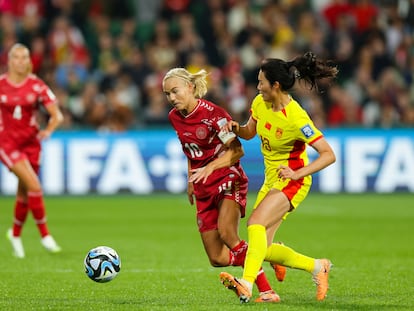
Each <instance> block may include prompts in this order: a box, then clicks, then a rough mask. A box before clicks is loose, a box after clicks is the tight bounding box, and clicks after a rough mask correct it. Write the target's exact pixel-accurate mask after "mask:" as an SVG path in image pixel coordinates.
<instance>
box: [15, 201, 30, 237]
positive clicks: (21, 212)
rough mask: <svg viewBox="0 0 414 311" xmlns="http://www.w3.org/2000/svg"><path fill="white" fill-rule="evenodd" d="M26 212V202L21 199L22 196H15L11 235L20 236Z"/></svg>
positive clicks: (27, 210)
mask: <svg viewBox="0 0 414 311" xmlns="http://www.w3.org/2000/svg"><path fill="white" fill-rule="evenodd" d="M28 212H29V209H28V208H27V202H25V201H23V199H22V198H17V199H16V203H15V205H14V220H13V236H20V235H21V234H22V228H23V225H24V223H25V221H26V217H27V213H28Z"/></svg>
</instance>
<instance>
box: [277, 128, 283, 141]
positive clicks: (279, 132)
mask: <svg viewBox="0 0 414 311" xmlns="http://www.w3.org/2000/svg"><path fill="white" fill-rule="evenodd" d="M282 134H283V129H281V128H280V127H278V128H277V129H276V138H277V139H280V138H282Z"/></svg>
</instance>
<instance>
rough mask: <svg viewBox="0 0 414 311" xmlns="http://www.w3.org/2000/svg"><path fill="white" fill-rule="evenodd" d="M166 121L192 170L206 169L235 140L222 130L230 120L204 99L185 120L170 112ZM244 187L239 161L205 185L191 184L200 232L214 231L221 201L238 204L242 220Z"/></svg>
mask: <svg viewBox="0 0 414 311" xmlns="http://www.w3.org/2000/svg"><path fill="white" fill-rule="evenodd" d="M169 119H170V122H171V124H172V126H173V127H174V129H175V131H176V133H177V136H178V139H179V140H180V142H181V146H182V148H183V151H184V154H185V155H186V156H187V158H188V159H189V161H190V166H191V168H192V169H194V168H199V167H203V166H206V165H207V164H208V163H209V162H211V161H213V160H214V159H216V158H217V157H219V156H220V154H221V153H222V152H223V151H224V150H225V147H224V144H225V143H226V142H227V141H228V140H229V139H232V138H233V137H235V136H236V135H235V134H234V133H233V132H230V133H227V132H225V131H222V130H221V128H222V127H223V126H224V125H225V124H226V123H227V122H228V121H230V120H231V117H230V115H229V114H228V113H227V112H226V111H225V110H224V109H223V108H221V107H219V106H217V105H215V104H213V103H211V102H209V101H207V100H204V99H199V100H198V105H197V106H196V108H195V109H194V110H193V111H192V112H191V113H190V114H188V115H186V116H184V115H182V114H181V113H180V112H179V111H178V110H177V109H175V108H173V109H172V110H171V111H170V113H169ZM247 187H248V179H247V176H246V174H245V173H244V170H243V168H242V166H241V165H240V161H237V162H236V163H235V164H234V165H233V166H231V167H223V168H220V169H217V170H215V171H214V172H213V173H212V174H211V175H210V176H209V177H208V178H207V181H206V182H205V183H201V182H200V183H194V195H195V197H196V201H197V223H198V227H199V231H200V232H205V231H209V230H216V229H217V227H218V225H217V224H218V214H219V212H218V206H219V205H220V202H222V201H223V199H228V200H233V201H235V202H237V203H238V204H239V205H240V212H241V216H242V217H244V215H245V209H246V197H247Z"/></svg>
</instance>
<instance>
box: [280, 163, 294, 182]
mask: <svg viewBox="0 0 414 311" xmlns="http://www.w3.org/2000/svg"><path fill="white" fill-rule="evenodd" d="M278 176H279V178H281V179H282V180H286V179H292V180H298V179H299V178H298V176H297V174H296V172H295V171H294V170H292V169H291V168H290V167H289V166H284V165H279V167H278Z"/></svg>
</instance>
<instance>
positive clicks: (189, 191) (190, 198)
mask: <svg viewBox="0 0 414 311" xmlns="http://www.w3.org/2000/svg"><path fill="white" fill-rule="evenodd" d="M187 195H188V201H189V202H190V204H191V205H193V204H194V185H193V183H192V182H188V184H187Z"/></svg>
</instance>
